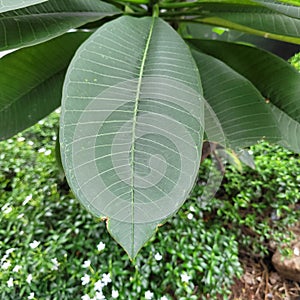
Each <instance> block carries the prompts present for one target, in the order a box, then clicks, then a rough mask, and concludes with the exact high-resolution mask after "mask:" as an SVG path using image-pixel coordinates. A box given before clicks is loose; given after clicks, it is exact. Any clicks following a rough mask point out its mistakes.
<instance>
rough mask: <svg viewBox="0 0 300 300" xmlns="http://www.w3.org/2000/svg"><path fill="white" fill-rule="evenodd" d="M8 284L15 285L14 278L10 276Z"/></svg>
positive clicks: (9, 285)
mask: <svg viewBox="0 0 300 300" xmlns="http://www.w3.org/2000/svg"><path fill="white" fill-rule="evenodd" d="M7 286H8V287H13V286H14V279H13V278H12V277H10V278H9V279H8V281H7Z"/></svg>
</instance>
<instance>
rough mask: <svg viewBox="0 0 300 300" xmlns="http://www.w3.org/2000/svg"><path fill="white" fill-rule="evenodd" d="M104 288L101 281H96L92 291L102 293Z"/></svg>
mask: <svg viewBox="0 0 300 300" xmlns="http://www.w3.org/2000/svg"><path fill="white" fill-rule="evenodd" d="M104 286H105V284H104V283H103V281H101V280H98V281H96V282H95V285H94V290H95V291H102V289H103V287H104Z"/></svg>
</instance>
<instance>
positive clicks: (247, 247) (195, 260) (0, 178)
mask: <svg viewBox="0 0 300 300" xmlns="http://www.w3.org/2000/svg"><path fill="white" fill-rule="evenodd" d="M57 120H58V114H57V113H54V114H52V115H51V116H50V117H49V118H47V119H46V120H45V121H44V120H43V121H42V122H40V124H37V125H36V126H34V127H33V128H32V129H30V130H27V131H25V132H23V133H22V134H19V135H17V136H16V137H14V138H12V139H9V140H8V141H5V142H1V143H0V153H1V161H0V167H1V172H0V186H1V189H2V191H3V192H2V193H1V194H0V207H1V211H0V241H1V242H0V260H1V267H0V298H1V299H14V300H18V299H27V298H28V299H51V300H52V299H66V300H67V299H81V298H82V299H83V300H84V299H89V297H90V298H91V299H92V298H94V299H104V296H105V298H106V299H163V300H165V299H201V298H202V299H217V295H219V297H221V299H226V298H227V297H228V296H229V295H230V287H231V285H232V284H233V278H234V277H239V276H241V274H242V269H241V266H240V262H239V259H238V255H239V251H248V253H249V254H250V253H251V254H253V255H260V256H261V257H262V258H263V257H264V256H265V255H266V253H267V252H268V251H267V250H268V247H269V242H270V241H273V242H275V243H276V242H278V241H279V242H280V243H281V242H283V241H284V240H285V239H288V236H287V235H286V228H287V225H292V224H293V223H294V222H295V221H297V220H299V214H300V210H299V209H298V210H297V205H299V181H300V178H299V175H298V174H299V169H300V158H299V155H294V154H293V153H291V152H289V151H287V150H284V149H283V148H281V147H279V146H275V147H274V146H270V145H268V144H266V143H260V144H259V145H256V146H255V147H252V148H251V151H253V156H254V158H255V163H256V170H253V169H251V168H249V167H247V166H244V167H243V169H244V170H243V173H241V172H240V171H239V170H238V169H236V168H235V167H231V166H230V165H229V166H227V169H228V171H227V172H226V173H225V178H224V180H223V184H222V186H221V188H220V189H219V192H218V194H217V195H216V197H214V198H213V199H212V200H211V201H207V202H203V201H201V197H202V195H203V188H204V187H205V186H204V185H203V183H205V182H206V178H207V173H209V172H210V169H211V164H212V163H213V161H212V160H210V159H206V160H205V161H204V162H203V164H202V166H201V168H200V171H199V176H198V180H197V184H196V185H195V187H194V190H193V192H192V193H191V196H190V198H189V199H188V200H187V202H186V203H185V204H184V206H183V207H182V209H181V210H180V211H179V212H178V214H176V215H175V216H174V217H173V218H171V219H170V220H169V221H168V222H167V223H166V224H165V226H164V228H163V229H162V230H160V231H158V233H157V234H156V235H155V236H154V237H153V238H152V239H151V240H150V242H149V243H147V245H146V246H145V247H144V248H143V249H142V252H141V255H139V256H138V257H137V258H136V260H135V262H134V263H132V262H130V261H129V260H128V257H127V255H126V254H125V252H123V250H122V249H121V248H120V247H118V245H117V243H116V242H115V241H113V240H112V239H111V238H110V237H109V235H108V233H107V232H106V229H105V224H104V223H103V222H101V221H99V220H98V219H97V218H93V217H92V216H91V215H90V214H89V213H88V212H87V211H86V210H85V209H84V208H83V207H82V206H80V204H79V202H78V201H76V200H75V198H74V195H73V194H72V193H71V192H70V191H69V188H68V186H67V185H66V183H65V181H64V180H63V178H62V177H60V171H59V168H58V167H57V165H56V164H55V145H56V138H57V135H56V132H57V131H56V129H57ZM32 186H34V189H33V188H32ZM253 186H255V188H254V187H253ZM274 199H276V201H274ZM110 280H111V281H110ZM95 287H96V290H95ZM283 298H284V297H283Z"/></svg>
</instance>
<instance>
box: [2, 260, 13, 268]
mask: <svg viewBox="0 0 300 300" xmlns="http://www.w3.org/2000/svg"><path fill="white" fill-rule="evenodd" d="M10 266H11V263H10V261H9V260H8V261H5V262H4V263H3V264H2V266H1V267H2V269H3V270H7V269H8V268H9V267H10Z"/></svg>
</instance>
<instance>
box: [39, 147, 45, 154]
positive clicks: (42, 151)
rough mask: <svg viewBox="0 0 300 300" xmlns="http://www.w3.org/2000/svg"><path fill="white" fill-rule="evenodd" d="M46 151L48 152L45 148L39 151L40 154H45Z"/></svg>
mask: <svg viewBox="0 0 300 300" xmlns="http://www.w3.org/2000/svg"><path fill="white" fill-rule="evenodd" d="M45 151H46V149H45V148H40V149H39V150H38V153H44V152H45Z"/></svg>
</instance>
